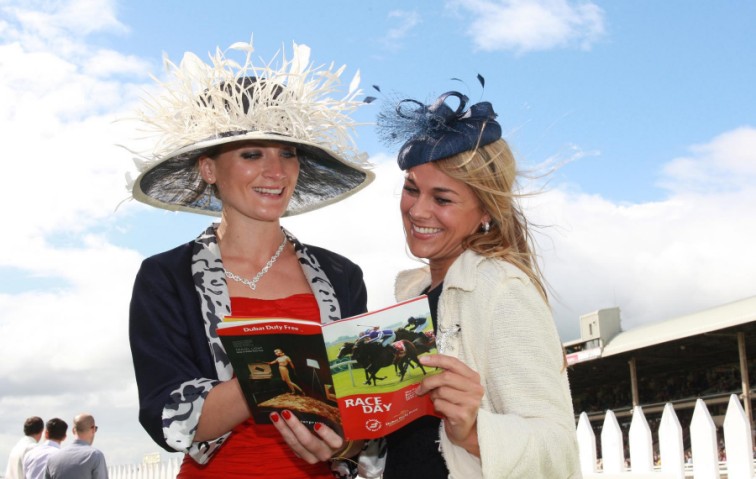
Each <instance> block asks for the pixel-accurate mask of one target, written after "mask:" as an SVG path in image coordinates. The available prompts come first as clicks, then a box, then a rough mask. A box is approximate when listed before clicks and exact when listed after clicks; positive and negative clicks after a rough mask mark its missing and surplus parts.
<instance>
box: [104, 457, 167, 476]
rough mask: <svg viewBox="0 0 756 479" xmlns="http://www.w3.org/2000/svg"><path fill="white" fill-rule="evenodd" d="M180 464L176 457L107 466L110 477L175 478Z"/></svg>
mask: <svg viewBox="0 0 756 479" xmlns="http://www.w3.org/2000/svg"><path fill="white" fill-rule="evenodd" d="M180 466H181V461H180V459H179V458H176V457H172V458H170V459H168V461H167V462H161V463H157V464H130V465H128V466H110V467H108V477H109V478H110V479H175V478H176V476H177V475H178V472H179V467H180Z"/></svg>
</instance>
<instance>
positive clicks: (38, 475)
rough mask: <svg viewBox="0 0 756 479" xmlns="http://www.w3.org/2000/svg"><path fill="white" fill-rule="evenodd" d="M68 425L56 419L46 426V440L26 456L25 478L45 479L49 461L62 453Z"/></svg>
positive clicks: (48, 422)
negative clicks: (61, 449)
mask: <svg viewBox="0 0 756 479" xmlns="http://www.w3.org/2000/svg"><path fill="white" fill-rule="evenodd" d="M67 431H68V424H66V421H64V420H62V419H59V418H57V417H54V418H52V419H50V420H49V421H47V423H46V424H45V440H44V441H43V442H41V443H40V444H39V445H38V446H37V447H35V448H32V449H31V450H30V451H29V452H27V453H26V455H25V456H24V477H25V478H26V479H43V478H44V477H45V468H46V467H47V461H48V460H49V459H50V457H52V456H53V455H55V454H57V453H58V452H60V444H61V443H62V442H63V441H65V440H66V432H67Z"/></svg>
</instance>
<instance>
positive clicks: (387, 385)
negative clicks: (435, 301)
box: [218, 296, 439, 439]
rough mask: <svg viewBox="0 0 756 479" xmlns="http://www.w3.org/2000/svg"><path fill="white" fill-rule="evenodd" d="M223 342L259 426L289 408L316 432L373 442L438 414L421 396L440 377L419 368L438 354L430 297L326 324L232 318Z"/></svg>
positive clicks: (220, 332) (225, 327) (222, 328)
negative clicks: (424, 384)
mask: <svg viewBox="0 0 756 479" xmlns="http://www.w3.org/2000/svg"><path fill="white" fill-rule="evenodd" d="M218 335H219V336H220V338H221V341H222V342H223V345H224V347H225V348H226V352H227V353H228V356H229V358H230V360H231V364H232V366H233V368H234V371H235V373H236V376H237V377H238V379H239V384H240V385H241V388H242V391H243V392H244V395H245V397H246V399H247V402H248V403H249V406H250V409H251V411H252V416H253V418H254V420H255V421H256V422H258V423H269V422H270V420H269V414H270V413H271V412H273V411H281V410H284V409H287V410H289V411H291V412H292V413H294V414H296V415H297V417H298V418H299V419H300V421H302V422H303V423H304V424H305V425H308V426H310V427H312V426H314V424H315V423H316V422H321V423H324V424H326V425H327V426H329V427H331V428H332V429H334V430H336V431H337V432H339V433H342V434H343V435H344V436H345V437H346V438H347V439H369V438H375V437H381V436H385V435H386V434H389V433H390V432H392V431H394V430H396V429H399V428H400V427H402V426H403V425H405V424H407V423H409V422H411V421H412V420H414V419H417V418H418V417H421V416H424V415H429V414H431V415H432V414H435V411H434V409H433V404H432V403H431V401H430V398H429V397H427V396H417V395H416V394H415V390H416V389H417V383H419V382H420V381H421V380H422V379H423V378H424V377H425V376H426V375H428V374H435V373H437V372H439V371H438V370H436V369H434V368H425V367H424V366H422V365H421V364H420V362H419V361H418V356H420V355H422V354H427V353H435V352H436V349H435V337H434V335H433V325H432V321H431V319H430V307H429V305H428V299H427V297H425V296H420V297H417V298H413V299H411V300H408V301H405V302H402V303H399V304H396V305H393V306H390V307H388V308H385V309H381V310H379V311H374V312H369V313H365V314H362V315H359V316H355V317H352V318H348V319H342V320H340V321H334V322H332V323H328V324H324V325H321V324H319V323H316V322H312V321H304V320H298V319H287V318H248V317H245V318H240V317H228V318H226V321H224V322H223V323H222V324H221V325H219V327H218Z"/></svg>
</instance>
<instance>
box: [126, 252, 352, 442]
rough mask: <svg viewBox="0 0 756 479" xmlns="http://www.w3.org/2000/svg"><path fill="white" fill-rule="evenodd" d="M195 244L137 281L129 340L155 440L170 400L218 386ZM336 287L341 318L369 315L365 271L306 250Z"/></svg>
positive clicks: (162, 257)
mask: <svg viewBox="0 0 756 479" xmlns="http://www.w3.org/2000/svg"><path fill="white" fill-rule="evenodd" d="M193 245H194V241H190V242H189V243H186V244H183V245H181V246H179V247H177V248H174V249H172V250H170V251H166V252H164V253H160V254H157V255H155V256H151V257H149V258H147V259H145V260H144V261H143V262H142V265H141V267H140V269H139V272H138V273H137V276H136V280H135V281H134V290H133V293H132V297H131V305H130V309H129V340H130V344H131V353H132V358H133V361H134V371H135V374H136V381H137V386H138V389H139V422H140V423H141V424H142V426H143V427H144V428H145V430H146V431H147V433H148V434H149V435H150V436H151V437H152V439H153V440H154V441H155V442H156V443H157V444H158V445H160V446H161V447H163V448H164V449H166V450H167V451H171V452H175V450H174V449H173V448H172V447H170V446H169V445H168V444H167V443H166V441H165V438H164V435H163V427H162V413H163V408H164V407H165V405H166V404H167V403H168V402H169V399H168V398H169V394H170V393H171V392H172V391H174V390H175V389H176V388H178V387H179V386H180V385H181V384H183V383H184V382H186V381H188V380H191V379H195V378H208V379H212V380H218V374H217V372H216V369H215V364H214V362H213V357H212V354H211V352H210V347H209V345H208V338H207V336H206V334H205V323H204V320H203V318H202V315H201V311H200V301H199V298H198V297H197V292H196V290H195V285H194V280H193V278H192V273H191V265H192V254H193ZM306 247H307V249H308V251H309V252H310V253H311V254H312V255H313V256H315V257H316V258H317V260H318V262H319V263H320V267H321V269H322V270H323V272H324V273H325V274H326V276H327V277H328V279H329V280H330V282H331V284H332V285H333V288H334V291H335V293H336V298H337V299H338V302H339V306H340V308H341V315H342V317H344V318H346V317H350V316H354V315H357V314H361V313H364V312H365V311H366V310H367V290H366V288H365V283H364V281H363V278H362V270H361V269H360V267H359V266H357V265H356V264H354V263H353V262H351V261H350V260H349V259H347V258H345V257H343V256H341V255H338V254H336V253H333V252H331V251H329V250H326V249H323V248H319V247H316V246H310V245H306Z"/></svg>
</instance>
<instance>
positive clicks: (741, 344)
mask: <svg viewBox="0 0 756 479" xmlns="http://www.w3.org/2000/svg"><path fill="white" fill-rule="evenodd" d="M738 356H739V357H740V383H741V390H742V391H743V395H742V396H743V409H744V411H745V414H746V417H747V418H748V424H750V425H751V427H752V428H753V417H752V416H751V383H750V380H749V378H748V358H747V357H746V343H745V333H744V332H743V331H740V332H738Z"/></svg>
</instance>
